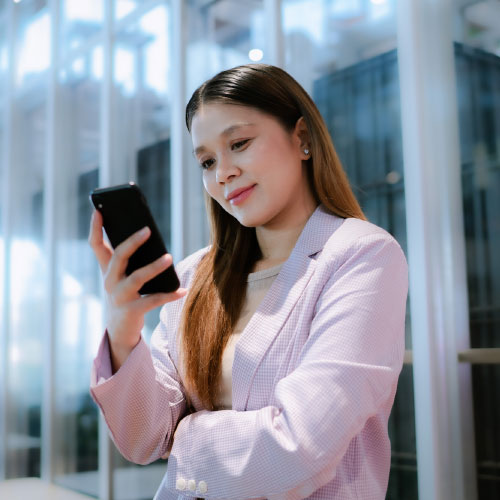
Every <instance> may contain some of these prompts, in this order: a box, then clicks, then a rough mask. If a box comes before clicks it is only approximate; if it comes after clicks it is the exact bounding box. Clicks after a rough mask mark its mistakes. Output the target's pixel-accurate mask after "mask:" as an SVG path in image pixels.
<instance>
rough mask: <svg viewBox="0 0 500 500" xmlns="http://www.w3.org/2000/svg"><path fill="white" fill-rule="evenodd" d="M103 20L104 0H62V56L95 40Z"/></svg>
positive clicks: (99, 32)
mask: <svg viewBox="0 0 500 500" xmlns="http://www.w3.org/2000/svg"><path fill="white" fill-rule="evenodd" d="M103 20H104V0H85V1H84V2H82V1H81V0H62V1H61V33H60V40H61V44H60V48H61V55H62V56H63V57H64V56H66V55H67V54H68V53H69V52H71V51H72V50H74V49H77V48H78V47H81V46H82V45H85V44H86V43H89V40H90V41H92V40H94V41H95V40H96V37H98V36H99V35H100V34H101V31H102V25H103Z"/></svg>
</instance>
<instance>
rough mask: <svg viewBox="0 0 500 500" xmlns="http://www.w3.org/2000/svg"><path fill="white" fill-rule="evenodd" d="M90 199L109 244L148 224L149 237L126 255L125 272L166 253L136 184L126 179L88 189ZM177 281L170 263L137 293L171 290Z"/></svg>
mask: <svg viewBox="0 0 500 500" xmlns="http://www.w3.org/2000/svg"><path fill="white" fill-rule="evenodd" d="M90 199H91V201H92V203H93V205H94V207H95V208H96V209H97V210H99V212H100V213H101V214H102V220H103V226H104V230H105V231H106V235H107V236H108V239H109V242H110V243H111V246H112V247H113V248H116V247H117V246H118V245H119V244H120V243H121V242H122V241H124V240H126V239H127V238H128V237H129V236H131V235H132V234H133V233H135V232H136V231H138V230H139V229H142V228H143V227H144V226H148V227H149V229H150V230H151V234H150V236H149V238H148V239H147V240H146V241H145V242H144V243H143V244H142V245H141V246H140V247H139V248H138V249H137V250H136V252H135V253H134V254H133V255H132V256H131V257H130V259H129V261H128V265H127V269H126V271H125V274H127V276H128V275H129V274H131V273H133V272H134V271H135V270H136V269H139V268H140V267H144V266H146V265H147V264H150V263H151V262H153V261H154V260H156V259H158V258H159V257H161V256H162V255H164V254H165V253H167V248H166V247H165V243H164V242H163V239H162V237H161V234H160V231H159V230H158V227H157V226H156V223H155V221H154V219H153V216H152V215H151V211H150V210H149V207H148V204H147V201H146V198H145V196H144V194H143V193H142V191H141V190H140V189H139V186H137V184H135V183H133V182H129V183H128V184H121V185H119V186H111V187H107V188H101V189H94V190H93V191H92V192H91V193H90ZM179 285H180V283H179V278H178V277H177V274H176V272H175V269H174V266H173V265H171V266H170V267H169V268H168V269H166V270H165V271H163V272H162V273H160V274H158V275H157V276H155V277H154V278H153V279H151V280H149V281H148V282H146V283H144V285H143V286H142V287H141V289H140V290H139V293H140V294H141V295H146V294H150V293H158V292H174V291H175V290H177V289H178V288H179Z"/></svg>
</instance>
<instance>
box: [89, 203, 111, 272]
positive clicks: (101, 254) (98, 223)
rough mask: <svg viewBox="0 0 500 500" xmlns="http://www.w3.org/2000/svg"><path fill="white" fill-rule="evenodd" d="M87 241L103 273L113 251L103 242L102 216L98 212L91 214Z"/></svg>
mask: <svg viewBox="0 0 500 500" xmlns="http://www.w3.org/2000/svg"><path fill="white" fill-rule="evenodd" d="M88 241H89V245H90V246H91V247H92V250H93V251H94V253H95V255H96V257H97V261H98V262H99V266H100V268H101V271H102V272H104V271H105V270H106V269H107V267H108V264H109V261H110V259H111V257H112V255H113V251H112V250H111V248H110V247H109V245H108V244H107V243H106V242H105V241H104V238H103V235H102V215H101V213H100V212H99V211H98V210H94V213H93V214H92V218H91V220H90V231H89V240H88Z"/></svg>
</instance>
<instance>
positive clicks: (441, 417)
mask: <svg viewBox="0 0 500 500" xmlns="http://www.w3.org/2000/svg"><path fill="white" fill-rule="evenodd" d="M452 7H453V6H452V2H451V0H405V1H401V2H398V57H399V73H400V86H401V87H400V89H401V107H402V132H403V154H404V172H405V174H404V175H405V196H406V216H407V231H408V254H409V255H408V257H409V259H408V260H409V267H410V297H411V302H410V305H411V321H412V332H413V337H412V340H413V372H414V383H415V419H416V434H417V462H418V487H419V497H420V498H422V499H425V500H448V499H449V500H465V499H467V500H474V499H475V498H476V478H475V458H474V457H475V453H474V451H475V450H474V439H473V427H472V413H471V412H472V396H471V388H470V372H468V371H467V370H468V367H459V365H458V357H457V352H458V351H459V350H461V349H464V348H466V346H468V344H469V326H468V325H469V318H468V298H467V279H466V262H465V241H464V226H463V214H462V192H461V181H460V154H459V135H458V112H457V97H456V79H455V68H454V51H453V38H452V23H453V8H452Z"/></svg>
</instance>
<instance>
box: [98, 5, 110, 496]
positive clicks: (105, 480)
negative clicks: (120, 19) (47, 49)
mask: <svg viewBox="0 0 500 500" xmlns="http://www.w3.org/2000/svg"><path fill="white" fill-rule="evenodd" d="M113 21H114V19H113V0H104V27H103V64H104V68H103V76H102V87H101V110H100V128H101V131H100V136H101V143H100V154H99V186H101V187H104V186H109V185H110V184H112V183H113V155H112V151H113V150H112V147H113V143H112V137H113V135H112V130H113V129H112V126H113V124H112V117H113V39H114V33H113V26H114V22H113ZM101 299H102V303H103V304H104V303H105V301H104V292H103V291H101ZM103 324H104V321H103ZM98 433H99V440H98V455H99V461H98V463H99V499H100V500H112V499H113V452H114V449H113V447H114V445H113V443H112V442H111V439H110V438H109V435H108V429H107V427H106V423H105V421H104V418H103V417H102V415H101V414H100V413H99V429H98Z"/></svg>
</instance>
